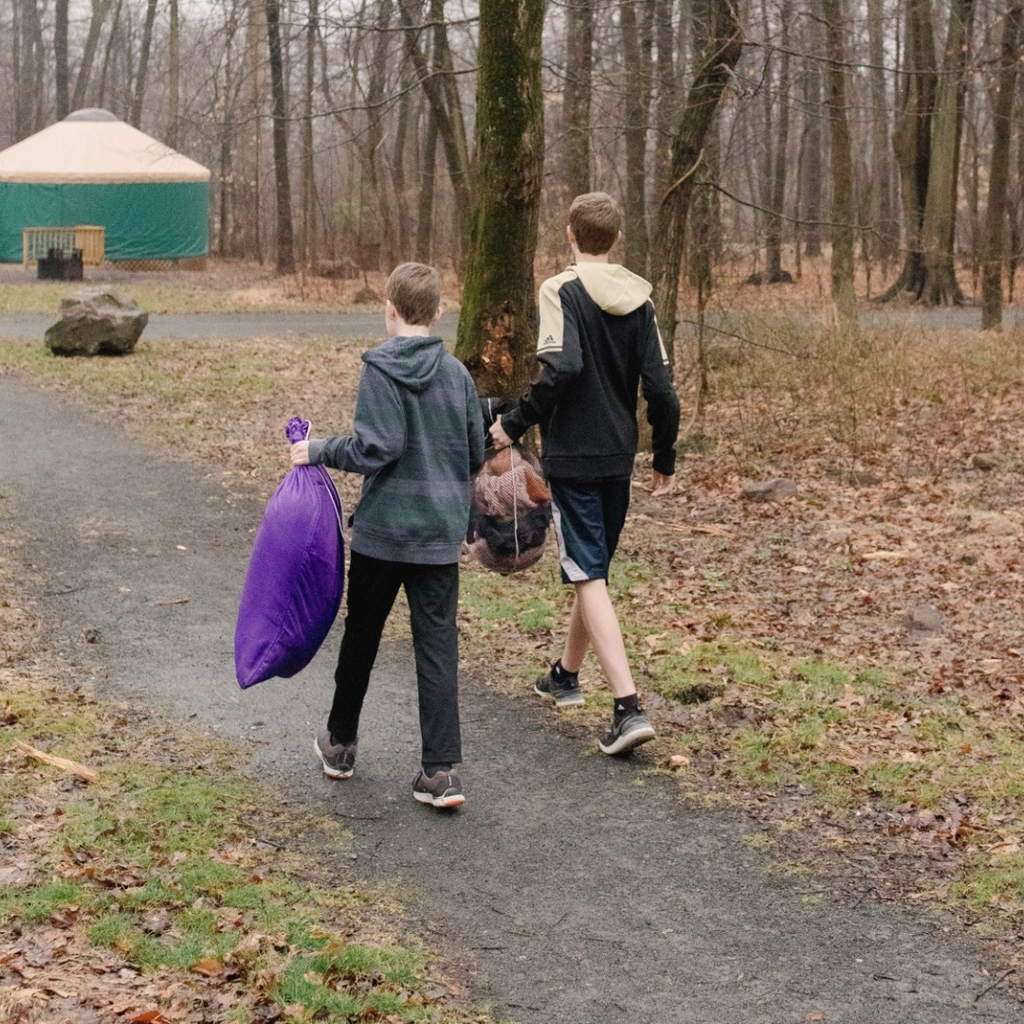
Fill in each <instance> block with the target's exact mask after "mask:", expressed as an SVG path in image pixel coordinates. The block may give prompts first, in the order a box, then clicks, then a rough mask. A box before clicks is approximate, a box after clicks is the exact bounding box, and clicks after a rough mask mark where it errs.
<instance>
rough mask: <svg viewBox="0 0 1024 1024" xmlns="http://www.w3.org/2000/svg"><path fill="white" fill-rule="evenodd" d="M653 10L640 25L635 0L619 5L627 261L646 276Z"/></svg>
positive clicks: (624, 228) (648, 10)
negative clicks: (651, 14) (648, 129)
mask: <svg viewBox="0 0 1024 1024" xmlns="http://www.w3.org/2000/svg"><path fill="white" fill-rule="evenodd" d="M652 10H653V9H652V8H651V7H650V6H648V7H647V9H646V12H645V14H644V19H643V23H642V24H639V25H638V24H637V17H636V8H635V7H634V6H633V0H626V2H625V3H624V4H623V5H622V6H621V7H620V9H619V31H620V34H621V36H622V64H623V72H624V78H625V81H624V82H623V89H622V93H623V97H624V113H625V127H624V129H623V133H622V134H623V138H624V140H625V143H626V183H625V184H626V187H625V196H624V199H625V202H624V203H623V213H624V215H625V224H624V226H623V234H624V235H625V249H626V253H625V265H626V266H627V267H628V268H629V269H630V270H632V271H633V272H634V273H635V274H639V275H640V276H641V277H646V276H647V250H648V238H647V119H648V116H649V114H650V106H651V47H652V42H653V41H652V29H653V24H652V22H651V18H650V13H651V11H652ZM577 194H578V193H577Z"/></svg>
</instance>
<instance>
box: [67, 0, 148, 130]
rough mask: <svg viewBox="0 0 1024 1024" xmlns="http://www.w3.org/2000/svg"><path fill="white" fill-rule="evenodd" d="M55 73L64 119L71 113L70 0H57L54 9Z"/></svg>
mask: <svg viewBox="0 0 1024 1024" xmlns="http://www.w3.org/2000/svg"><path fill="white" fill-rule="evenodd" d="M152 2H153V3H155V2H156V0H152ZM53 74H54V88H55V91H56V105H57V120H58V121H63V120H64V118H65V117H67V116H68V114H70V113H71V110H70V108H69V104H70V102H71V97H70V95H69V93H68V87H69V86H68V83H69V77H68V0H56V4H55V6H54V10H53Z"/></svg>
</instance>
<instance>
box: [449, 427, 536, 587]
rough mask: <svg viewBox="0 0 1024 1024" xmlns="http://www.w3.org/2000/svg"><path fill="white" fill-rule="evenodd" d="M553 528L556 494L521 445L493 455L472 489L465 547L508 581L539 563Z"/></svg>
mask: <svg viewBox="0 0 1024 1024" xmlns="http://www.w3.org/2000/svg"><path fill="white" fill-rule="evenodd" d="M550 522H551V490H550V489H549V487H548V485H547V484H546V483H545V482H544V476H543V474H542V473H541V469H540V464H539V463H538V462H537V460H536V458H535V457H534V456H533V455H531V454H530V452H528V451H527V450H526V449H525V448H523V447H522V445H519V444H514V445H512V447H511V448H503V449H502V450H501V451H495V450H494V449H491V450H490V451H489V452H488V453H487V455H486V457H485V459H484V464H483V467H482V468H481V470H480V472H479V473H478V474H477V478H476V482H475V484H474V486H473V502H472V505H471V509H470V516H469V533H468V534H467V537H466V542H467V544H468V547H469V552H470V554H471V555H472V556H473V557H474V558H475V559H476V560H477V561H478V562H479V563H480V564H481V565H482V566H484V568H486V569H492V570H493V571H494V572H500V573H501V574H502V575H503V576H507V575H508V574H509V573H513V572H517V571H518V570H520V569H526V568H528V567H529V566H531V565H533V564H534V562H536V561H537V559H538V558H540V556H541V554H542V553H543V551H544V544H545V542H546V541H547V536H548V526H549V524H550Z"/></svg>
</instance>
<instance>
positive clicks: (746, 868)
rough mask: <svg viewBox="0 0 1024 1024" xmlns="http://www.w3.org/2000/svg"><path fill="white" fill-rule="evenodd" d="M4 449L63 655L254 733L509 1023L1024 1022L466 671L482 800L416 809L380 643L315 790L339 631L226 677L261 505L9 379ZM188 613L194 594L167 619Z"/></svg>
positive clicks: (949, 955)
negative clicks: (320, 729) (288, 659)
mask: <svg viewBox="0 0 1024 1024" xmlns="http://www.w3.org/2000/svg"><path fill="white" fill-rule="evenodd" d="M0 432H2V436H3V437H4V438H5V439H6V443H5V444H4V445H3V447H2V448H0V494H2V495H3V496H4V499H3V502H2V506H0V507H3V508H5V509H6V510H7V511H9V512H10V514H11V515H12V516H13V518H14V520H15V521H16V522H18V523H19V524H20V525H21V526H22V527H23V528H27V530H28V531H29V533H30V535H31V542H30V544H29V546H28V549H27V557H28V558H29V559H30V560H31V561H32V562H34V563H35V564H36V565H38V566H39V567H40V568H41V569H42V570H43V572H44V574H45V576H46V579H47V581H48V582H47V589H46V590H45V592H44V593H43V594H41V595H36V596H37V597H38V598H39V599H40V603H41V608H42V610H43V613H44V614H45V615H46V616H47V618H48V619H49V621H50V622H51V623H52V626H53V639H54V642H55V644H57V645H58V646H59V647H60V648H61V649H66V650H68V651H71V652H73V653H74V654H75V656H76V657H78V658H83V657H95V658H97V659H98V660H99V662H100V664H101V665H102V666H103V667H105V669H106V671H107V681H106V682H105V683H104V684H103V690H104V691H106V692H110V693H112V694H116V695H120V696H123V695H126V694H128V695H131V696H132V698H133V699H135V700H137V701H139V702H140V703H142V704H144V705H146V706H154V707H157V708H165V709H167V710H168V711H170V712H173V713H176V714H179V715H182V716H195V721H194V722H193V725H195V726H196V727H197V728H205V729H208V730H211V731H217V732H219V733H221V734H228V735H232V736H241V737H245V738H248V739H251V740H253V741H254V742H253V765H254V769H255V770H256V771H257V772H258V773H260V774H262V775H263V776H265V777H266V778H267V779H269V780H272V781H273V782H274V783H276V784H277V785H278V786H279V787H281V791H282V792H284V793H285V794H286V798H287V799H289V800H290V801H292V802H293V803H299V804H305V805H307V806H308V807H309V808H310V810H311V812H314V813H317V814H327V815H338V816H340V817H341V818H342V820H343V823H344V824H345V825H346V826H347V827H349V828H350V829H351V831H352V842H351V845H350V846H348V847H345V848H343V849H339V850H338V852H337V854H336V855H335V858H334V860H335V863H334V865H333V867H334V869H335V870H336V873H337V878H338V880H339V882H341V881H344V880H346V879H348V878H350V877H351V876H352V875H353V874H355V875H357V876H358V875H364V876H366V877H368V878H371V879H375V880H381V879H393V880H396V881H398V882H399V883H401V884H402V885H404V886H405V887H407V888H408V889H409V890H411V891H412V892H414V893H416V894H418V898H417V899H416V901H415V903H414V914H415V916H416V919H417V922H418V924H419V925H421V926H422V927H423V928H424V929H425V930H426V933H427V934H428V935H430V936H433V938H434V940H435V941H436V942H437V943H438V944H439V945H440V946H441V947H442V948H444V949H446V950H447V951H448V952H449V953H451V954H452V955H455V956H462V955H468V956H470V957H472V958H475V961H476V963H477V967H478V975H477V981H476V986H475V989H474V991H473V995H474V996H475V997H477V998H480V999H485V1000H490V1001H492V1003H493V1006H494V1008H495V1010H496V1012H497V1013H498V1014H501V1015H504V1016H505V1017H507V1018H513V1019H515V1020H517V1021H521V1022H523V1024H534V1022H535V1024H623V1022H628V1024H790V1022H793V1024H800V1022H804V1021H807V1020H818V1019H823V1020H824V1021H827V1022H828V1024H973V1022H976V1021H995V1022H1000V1024H1013V1022H1020V1021H1024V1008H1022V1007H1021V1005H1020V1004H1018V1003H1016V1002H1010V1001H1007V999H1006V998H1005V996H1004V995H1003V994H1002V993H1001V991H1000V990H999V989H998V988H997V989H995V990H993V991H989V992H985V991H984V990H985V989H986V987H987V986H989V985H991V983H992V980H993V978H994V977H995V976H996V975H995V974H994V972H995V969H996V965H994V964H992V963H990V962H988V961H987V960H986V956H985V952H984V950H983V949H982V948H981V947H979V946H976V945H974V944H973V943H971V942H970V941H968V940H966V939H964V938H962V937H956V936H951V935H946V934H944V933H943V932H942V930H941V928H939V927H938V926H937V925H936V924H935V923H934V922H931V921H929V920H928V919H927V918H926V917H923V916H920V915H918V914H916V913H913V912H912V911H909V910H902V909H899V908H894V907H890V906H885V905H879V904H877V903H875V902H873V901H872V900H870V899H865V900H863V901H861V902H860V903H858V904H857V905H856V906H849V905H844V904H842V903H839V902H832V901H830V900H829V897H828V881H827V879H825V880H821V879H812V880H808V879H806V878H803V879H787V878H785V877H780V874H779V873H773V872H772V871H771V870H770V868H771V861H770V859H769V858H768V857H767V856H765V855H764V854H762V853H761V852H759V851H756V850H754V849H751V848H750V846H749V844H748V843H746V842H745V841H744V838H743V837H744V834H745V833H746V832H748V831H750V830H751V829H750V826H749V825H748V824H746V823H745V822H744V820H743V819H742V817H740V816H734V815H729V814H723V813H715V812H696V811H693V810H689V809H685V808H683V807H682V806H681V805H680V803H679V802H678V801H677V800H676V798H675V795H674V785H673V782H672V780H670V779H667V778H651V779H642V778H641V776H640V775H639V773H638V771H637V769H636V768H635V767H633V766H632V765H631V764H630V763H628V762H622V761H617V760H612V759H608V758H604V757H601V756H600V755H596V754H594V755H593V756H591V748H590V747H589V745H588V744H586V743H585V742H584V741H582V740H579V739H573V738H570V737H567V736H565V735H562V734H561V733H559V732H557V731H556V730H554V729H551V728H550V727H549V723H550V718H549V717H548V716H549V715H550V714H551V712H549V711H547V710H546V709H545V708H543V707H541V706H539V702H533V701H530V700H527V699H524V700H523V701H509V700H508V699H507V698H503V697H500V696H497V695H494V694H493V693H490V692H488V691H487V690H486V689H485V688H484V687H482V686H481V685H479V684H478V683H476V682H475V681H474V680H473V679H472V678H468V679H465V680H464V684H463V695H464V723H465V733H466V751H465V753H466V768H465V778H466V782H467V793H468V802H467V805H466V807H465V808H463V810H462V811H461V812H459V813H458V814H456V815H454V816H442V815H440V814H437V813H435V812H433V811H431V810H430V809H429V808H425V807H423V806H422V805H420V804H417V803H415V802H414V801H413V800H412V799H411V796H410V781H411V777H412V774H413V772H414V769H415V767H416V760H417V757H416V755H417V743H418V733H417V727H416V713H415V696H414V684H413V680H412V668H411V653H410V650H409V647H408V645H407V644H405V643H402V642H393V643H390V644H386V645H385V646H384V648H383V649H382V655H381V658H380V661H379V664H378V667H377V669H376V671H375V674H374V679H373V684H372V687H371V691H370V697H369V701H368V707H367V710H366V716H365V722H364V728H363V732H362V736H361V740H362V742H361V747H360V760H359V764H358V768H357V773H356V776H355V777H354V778H353V779H352V780H350V781H348V782H342V783H331V782H329V781H327V780H325V779H324V778H323V777H322V776H321V775H320V773H319V771H318V768H317V765H316V764H315V763H314V759H313V756H312V752H311V737H312V734H313V731H314V728H315V727H316V726H317V724H318V723H319V722H320V721H321V720H322V718H323V715H324V713H325V709H326V707H327V703H328V697H329V687H330V674H331V667H332V666H331V664H330V662H331V659H332V656H333V652H334V650H335V649H336V643H337V637H336V636H335V637H333V638H332V639H331V640H330V641H329V644H328V646H329V648H330V650H327V651H326V652H325V654H324V656H323V657H321V658H320V659H318V661H317V662H315V663H314V665H313V666H311V667H310V668H309V669H307V670H306V672H305V673H303V674H302V675H301V676H300V677H298V678H296V679H293V680H273V681H269V682H267V683H263V684H261V685H260V686H259V687H256V688H255V689H254V690H252V691H250V692H246V693H241V692H240V691H239V690H238V689H237V687H236V685H235V682H234V677H233V667H232V633H233V628H234V619H235V611H236V608H237V600H238V594H239V590H240V586H241V581H242V578H243V574H244V572H245V568H246V564H247V560H248V554H249V550H250V546H251V540H252V534H251V531H252V529H253V527H254V526H255V525H256V523H257V522H258V519H259V515H260V513H261V509H260V508H258V507H256V506H254V505H253V504H251V503H237V504H233V503H231V502H229V501H228V500H227V498H226V497H225V492H224V491H223V489H222V488H221V487H220V486H219V484H218V483H217V481H216V480H215V479H214V478H211V477H208V476H206V475H205V474H204V473H203V472H202V471H201V470H199V469H196V468H194V467H189V466H183V465H179V464H169V463H164V462H161V461H159V460H157V459H156V458H154V457H153V455H152V453H149V452H147V451H145V450H143V449H141V448H140V447H139V446H137V445H136V444H134V443H132V442H129V441H128V440H126V439H125V438H124V437H123V436H121V435H120V434H119V433H117V432H116V431H115V430H114V429H112V428H109V427H106V426H103V425H100V424H98V423H96V422H94V421H93V420H92V419H90V418H89V417H88V415H86V414H84V413H83V412H82V411H81V410H80V409H79V408H78V407H75V406H73V405H66V404H62V403H61V402H60V401H59V400H57V399H55V398H53V397H51V396H48V395H42V394H39V393H36V392H34V391H31V390H28V389H26V388H24V387H22V386H20V385H17V384H15V383H13V382H12V381H11V380H9V379H7V378H4V377H0ZM15 438H16V439H17V443H16V444H15V443H12V442H13V440H14V439H15ZM179 598H188V603H187V604H160V603H159V602H161V601H165V602H166V601H169V600H174V599H179ZM84 629H98V630H99V631H100V640H99V643H98V644H95V645H85V644H83V643H81V640H80V638H81V634H82V631H83V630H84ZM822 890H824V894H822ZM809 894H816V895H815V899H816V900H817V901H818V902H811V901H810V899H809ZM822 900H823V902H822ZM983 967H988V968H989V969H990V970H992V971H993V974H992V976H990V977H985V976H984V975H983V974H982V973H981V970H982V968H983ZM814 1014H820V1017H815V1016H813V1015H814Z"/></svg>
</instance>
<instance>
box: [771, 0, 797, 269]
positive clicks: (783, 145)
mask: <svg viewBox="0 0 1024 1024" xmlns="http://www.w3.org/2000/svg"><path fill="white" fill-rule="evenodd" d="M792 17H793V7H792V3H791V2H790V0H782V6H781V7H780V9H779V23H780V24H779V35H780V46H781V51H782V52H781V53H780V54H779V88H778V96H779V114H778V118H777V119H776V124H775V131H774V132H773V139H772V140H771V141H772V143H773V144H774V150H773V152H772V170H771V181H772V194H771V202H770V204H769V207H768V208H769V209H770V210H771V211H772V212H771V215H770V216H769V218H768V231H767V236H766V240H765V249H766V254H767V258H768V281H769V282H770V283H772V284H774V283H777V282H779V281H781V280H783V276H782V218H783V215H784V213H785V205H786V168H787V167H788V160H787V157H788V155H789V23H790V21H791V19H792Z"/></svg>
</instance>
